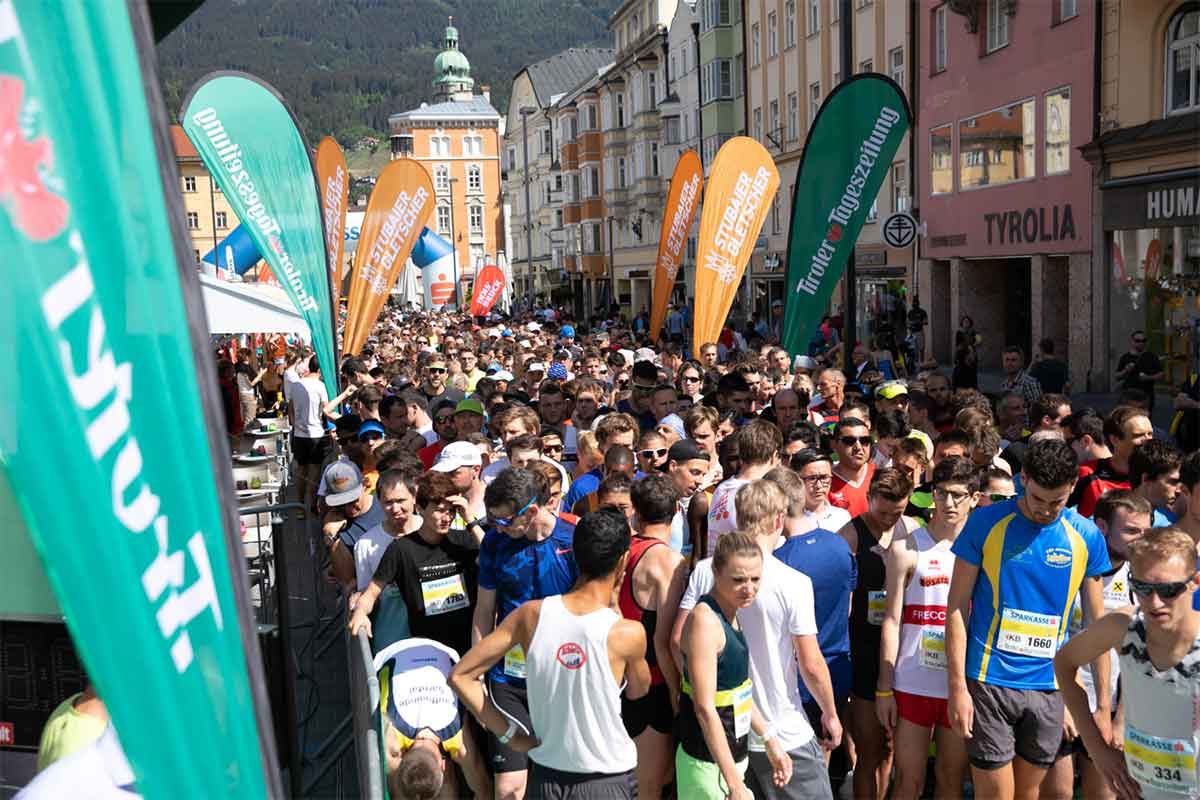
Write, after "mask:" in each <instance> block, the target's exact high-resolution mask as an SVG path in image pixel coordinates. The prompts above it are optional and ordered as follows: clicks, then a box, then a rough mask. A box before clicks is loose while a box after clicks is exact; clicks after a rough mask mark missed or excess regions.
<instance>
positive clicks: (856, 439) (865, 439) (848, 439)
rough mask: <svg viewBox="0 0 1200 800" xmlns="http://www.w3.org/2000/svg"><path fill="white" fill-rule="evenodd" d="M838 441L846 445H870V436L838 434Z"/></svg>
mask: <svg viewBox="0 0 1200 800" xmlns="http://www.w3.org/2000/svg"><path fill="white" fill-rule="evenodd" d="M838 441H839V442H841V443H842V444H843V445H845V446H846V447H853V446H854V445H856V444H861V445H862V446H863V447H870V446H871V437H870V436H839V437H838Z"/></svg>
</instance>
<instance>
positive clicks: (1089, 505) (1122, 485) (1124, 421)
mask: <svg viewBox="0 0 1200 800" xmlns="http://www.w3.org/2000/svg"><path fill="white" fill-rule="evenodd" d="M1153 438H1154V428H1153V426H1152V425H1151V424H1150V418H1149V417H1147V416H1146V412H1145V411H1143V410H1142V409H1140V408H1137V407H1135V406H1117V407H1116V408H1114V409H1113V411H1112V413H1111V414H1109V415H1108V419H1106V420H1104V439H1105V441H1106V442H1107V444H1108V446H1109V448H1110V449H1111V450H1112V457H1111V458H1102V459H1100V460H1099V461H1097V462H1096V468H1095V470H1093V471H1092V473H1091V474H1090V475H1087V476H1085V477H1083V478H1080V480H1079V482H1078V483H1076V484H1075V491H1074V492H1072V493H1071V498H1070V499H1069V500H1068V501H1067V503H1068V505H1073V506H1075V507H1076V508H1078V510H1079V513H1080V514H1082V515H1083V516H1085V517H1091V516H1092V512H1094V511H1095V510H1096V501H1097V500H1099V499H1100V495H1102V494H1104V493H1105V492H1107V491H1108V490H1109V489H1129V488H1131V487H1130V483H1129V459H1130V457H1131V456H1132V455H1133V451H1134V450H1135V449H1136V448H1137V446H1138V445H1139V444H1141V443H1142V442H1147V441H1149V440H1151V439H1153Z"/></svg>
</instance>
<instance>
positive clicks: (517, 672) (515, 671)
mask: <svg viewBox="0 0 1200 800" xmlns="http://www.w3.org/2000/svg"><path fill="white" fill-rule="evenodd" d="M504 674H505V675H507V676H509V677H510V678H522V679H523V678H524V677H525V650H524V649H522V647H521V645H519V644H514V645H513V646H512V648H511V649H510V650H509V651H508V652H507V653H505V654H504Z"/></svg>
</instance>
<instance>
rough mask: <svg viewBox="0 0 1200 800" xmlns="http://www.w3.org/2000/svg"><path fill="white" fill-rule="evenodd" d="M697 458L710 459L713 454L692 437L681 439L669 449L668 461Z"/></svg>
mask: <svg viewBox="0 0 1200 800" xmlns="http://www.w3.org/2000/svg"><path fill="white" fill-rule="evenodd" d="M697 458H700V459H704V460H705V461H710V460H711V459H712V456H711V455H709V454H708V453H707V452H705V451H704V449H703V448H701V447H700V445H698V444H697V443H696V442H695V441H694V440H692V439H680V440H679V441H678V442H676V443H675V444H673V445H671V449H670V450H668V451H667V461H692V460H693V459H697Z"/></svg>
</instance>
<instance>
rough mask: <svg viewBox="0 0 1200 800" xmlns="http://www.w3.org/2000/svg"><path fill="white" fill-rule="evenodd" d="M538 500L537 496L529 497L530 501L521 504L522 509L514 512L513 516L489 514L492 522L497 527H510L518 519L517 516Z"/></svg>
mask: <svg viewBox="0 0 1200 800" xmlns="http://www.w3.org/2000/svg"><path fill="white" fill-rule="evenodd" d="M536 501H537V497H536V496H535V497H531V498H529V502H528V503H526V504H525V505H523V506H521V510H520V511H518V512H517V513H515V514H513V515H512V516H511V517H497V516H496V515H495V514H489V515H488V516H490V517H491V519H492V524H493V525H495V526H496V527H497V528H508V527H511V526H512V524H513V522H515V521H516V519H517V517H519V516H521V515H522V514H524V513H525V512H526V511H528V510H529V507H530V506H532V505H533V504H534V502H536Z"/></svg>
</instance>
